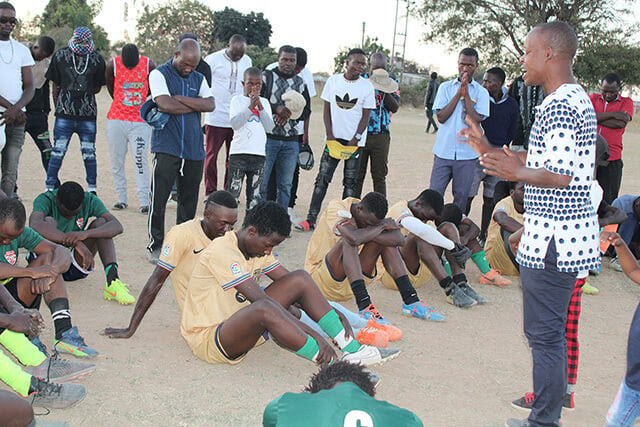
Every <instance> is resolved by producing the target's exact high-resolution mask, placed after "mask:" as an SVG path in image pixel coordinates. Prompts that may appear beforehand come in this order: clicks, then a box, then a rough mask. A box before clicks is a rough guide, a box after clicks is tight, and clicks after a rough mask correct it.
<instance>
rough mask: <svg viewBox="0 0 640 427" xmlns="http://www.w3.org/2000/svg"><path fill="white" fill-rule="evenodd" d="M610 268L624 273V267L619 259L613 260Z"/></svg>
mask: <svg viewBox="0 0 640 427" xmlns="http://www.w3.org/2000/svg"><path fill="white" fill-rule="evenodd" d="M609 268H611V269H612V270H615V271H622V266H621V265H620V261H619V260H618V257H615V258H612V259H611V262H610V263H609Z"/></svg>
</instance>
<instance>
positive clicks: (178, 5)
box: [136, 0, 213, 64]
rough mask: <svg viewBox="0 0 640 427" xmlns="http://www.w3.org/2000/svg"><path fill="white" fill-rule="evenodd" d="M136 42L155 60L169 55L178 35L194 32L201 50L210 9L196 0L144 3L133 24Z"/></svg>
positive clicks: (210, 21)
mask: <svg viewBox="0 0 640 427" xmlns="http://www.w3.org/2000/svg"><path fill="white" fill-rule="evenodd" d="M136 28H137V30H138V38H137V39H136V44H137V45H138V49H140V52H142V53H143V54H144V55H146V56H148V57H150V58H151V59H153V60H154V61H155V63H156V64H163V63H165V62H166V61H167V60H168V59H169V58H171V57H172V56H173V53H174V51H175V48H176V46H177V45H178V38H179V37H180V35H181V34H183V33H186V32H190V33H195V34H196V35H197V36H198V40H199V41H200V43H201V45H202V50H203V52H206V51H207V50H208V45H209V42H210V37H209V35H210V33H211V28H213V10H211V8H209V7H208V6H206V5H204V4H202V3H200V2H199V1H197V0H179V1H177V2H172V3H166V4H162V5H158V6H156V7H153V8H152V7H149V6H148V5H147V6H145V8H144V11H143V13H142V15H141V16H140V18H139V19H138V24H137V26H136Z"/></svg>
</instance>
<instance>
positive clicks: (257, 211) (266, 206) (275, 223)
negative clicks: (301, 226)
mask: <svg viewBox="0 0 640 427" xmlns="http://www.w3.org/2000/svg"><path fill="white" fill-rule="evenodd" d="M242 227H243V228H246V227H255V228H256V230H258V234H259V235H260V236H268V235H269V234H271V233H277V234H278V235H280V236H282V237H289V234H291V220H290V219H289V214H288V213H287V211H286V209H285V208H283V207H282V206H280V204H278V203H276V202H273V201H264V202H260V203H258V204H257V205H255V206H254V207H253V208H251V209H249V212H247V215H246V216H245V217H244V222H243V223H242Z"/></svg>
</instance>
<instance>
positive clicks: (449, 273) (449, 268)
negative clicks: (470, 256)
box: [442, 261, 451, 276]
mask: <svg viewBox="0 0 640 427" xmlns="http://www.w3.org/2000/svg"><path fill="white" fill-rule="evenodd" d="M442 266H443V267H444V271H446V272H447V275H449V276H451V264H449V261H445V262H444V264H442Z"/></svg>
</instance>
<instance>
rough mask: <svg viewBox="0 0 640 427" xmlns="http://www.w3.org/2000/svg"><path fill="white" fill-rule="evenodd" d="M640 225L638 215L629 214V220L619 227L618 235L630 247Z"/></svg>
mask: <svg viewBox="0 0 640 427" xmlns="http://www.w3.org/2000/svg"><path fill="white" fill-rule="evenodd" d="M639 225H640V223H639V222H638V218H636V215H635V214H634V213H633V212H631V213H630V214H627V220H626V221H624V222H623V223H622V224H620V227H618V234H619V235H620V237H622V240H624V242H625V243H626V244H627V246H629V243H631V241H632V240H633V237H634V236H635V235H636V233H637V232H638V226H639Z"/></svg>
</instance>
